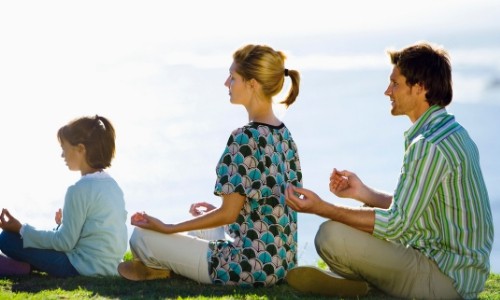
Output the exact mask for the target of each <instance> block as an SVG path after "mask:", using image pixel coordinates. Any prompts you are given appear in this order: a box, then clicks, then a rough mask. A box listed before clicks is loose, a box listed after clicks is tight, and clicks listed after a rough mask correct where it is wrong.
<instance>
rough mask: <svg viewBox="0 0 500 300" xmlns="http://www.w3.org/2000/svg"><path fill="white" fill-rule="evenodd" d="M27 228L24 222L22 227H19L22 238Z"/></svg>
mask: <svg viewBox="0 0 500 300" xmlns="http://www.w3.org/2000/svg"><path fill="white" fill-rule="evenodd" d="M25 228H26V224H23V225H21V228H20V229H19V235H20V236H21V238H23V234H24V229H25Z"/></svg>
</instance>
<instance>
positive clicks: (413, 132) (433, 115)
mask: <svg viewBox="0 0 500 300" xmlns="http://www.w3.org/2000/svg"><path fill="white" fill-rule="evenodd" d="M446 115H448V114H447V112H446V109H445V108H444V107H441V106H438V105H433V106H431V107H429V109H427V110H426V111H425V112H424V113H423V114H422V115H421V116H420V117H419V118H418V119H417V121H416V122H415V123H414V124H413V125H412V126H411V127H410V128H409V129H408V130H407V131H406V132H405V133H404V136H405V147H408V145H409V144H410V143H411V141H412V140H413V139H414V138H415V137H417V136H419V135H420V134H422V133H423V132H424V131H425V130H426V129H427V128H429V126H430V125H432V124H434V123H435V122H437V121H439V120H441V119H442V118H443V117H445V116H446Z"/></svg>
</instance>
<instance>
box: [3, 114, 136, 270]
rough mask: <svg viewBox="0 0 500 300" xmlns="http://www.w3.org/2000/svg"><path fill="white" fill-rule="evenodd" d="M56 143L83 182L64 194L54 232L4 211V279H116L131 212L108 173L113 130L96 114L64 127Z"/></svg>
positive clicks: (125, 244) (113, 139)
mask: <svg viewBox="0 0 500 300" xmlns="http://www.w3.org/2000/svg"><path fill="white" fill-rule="evenodd" d="M57 138H58V140H59V143H60V144H61V147H62V155H61V156H62V157H63V158H64V160H65V162H66V164H67V166H68V168H69V169H70V170H71V171H80V173H81V175H82V177H81V178H80V180H78V181H77V182H76V183H75V184H74V185H72V186H70V187H69V188H68V190H67V192H66V197H65V200H64V207H63V211H62V216H63V217H62V223H61V226H60V227H59V228H58V229H57V230H56V231H53V230H37V229H35V228H34V227H32V226H30V225H28V224H23V225H21V223H20V222H19V221H18V220H17V219H16V218H14V217H13V216H12V215H11V214H10V212H9V211H8V210H7V209H2V213H1V214H0V228H2V230H3V231H2V233H1V234H0V250H2V252H3V253H4V254H5V255H6V256H0V275H22V274H29V272H30V270H31V269H35V270H38V271H41V272H46V273H48V274H49V275H51V276H56V277H69V276H76V275H85V276H93V275H117V272H116V268H117V266H118V263H119V262H120V261H121V260H122V258H123V255H124V253H125V251H126V250H127V226H126V219H127V212H126V210H125V201H124V198H123V192H122V190H121V189H120V187H119V186H118V184H117V183H116V181H115V180H114V179H113V178H111V176H110V175H109V174H107V173H106V172H104V169H106V168H107V167H109V166H111V160H112V159H113V157H114V154H115V130H114V128H113V126H112V124H111V123H110V122H109V121H108V120H107V119H106V118H104V117H101V116H97V115H96V116H95V117H83V118H79V119H76V120H74V121H72V122H70V123H69V124H68V125H66V126H63V127H62V128H60V129H59V131H58V133H57ZM59 217H61V216H59ZM57 219H59V218H58V216H57V215H56V220H57Z"/></svg>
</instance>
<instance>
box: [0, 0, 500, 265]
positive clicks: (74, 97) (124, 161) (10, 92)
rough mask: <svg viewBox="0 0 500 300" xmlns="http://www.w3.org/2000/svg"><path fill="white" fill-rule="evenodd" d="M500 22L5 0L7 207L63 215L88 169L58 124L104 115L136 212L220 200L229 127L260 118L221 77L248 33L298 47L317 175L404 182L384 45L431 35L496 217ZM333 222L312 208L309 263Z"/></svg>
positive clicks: (288, 8) (347, 5)
mask: <svg viewBox="0 0 500 300" xmlns="http://www.w3.org/2000/svg"><path fill="white" fill-rule="evenodd" d="M499 19H500V2H498V1H495V0H479V1H465V0H459V1H456V0H455V1H451V0H444V1H434V0H423V1H418V2H411V3H410V2H402V1H389V0H382V1H344V2H341V3H340V4H339V2H332V1H294V0H288V1H263V0H257V1H246V2H243V1H225V0H224V1H210V2H209V1H201V0H200V1H194V0H191V1H190V0H187V1H182V2H181V1H178V2H167V1H85V2H83V1H82V2H77V1H15V2H7V1H2V2H0V103H1V113H2V116H1V117H0V138H1V146H0V163H1V164H0V166H1V167H2V172H1V174H2V175H1V180H0V205H1V206H2V207H5V208H8V209H10V210H11V212H12V213H13V214H14V216H16V217H18V218H19V219H20V220H21V221H22V222H29V223H30V224H32V225H35V226H37V227H39V228H43V229H50V228H52V227H53V226H54V220H53V219H54V213H55V211H56V209H57V208H59V207H61V206H62V204H63V199H64V194H65V192H66V188H67V186H69V185H70V184H72V183H74V182H75V181H76V180H78V178H79V176H80V175H79V173H75V172H69V171H68V169H67V167H66V166H65V164H64V161H63V160H62V159H61V158H60V153H61V149H60V146H59V144H58V142H57V139H56V132H57V130H58V129H59V127H61V126H62V125H64V124H66V123H67V122H68V121H70V120H71V119H73V118H76V117H80V116H83V115H95V114H100V115H103V116H105V117H108V118H109V119H110V120H111V121H112V122H113V123H114V125H115V127H116V131H117V156H116V159H115V160H114V161H113V166H112V168H111V169H110V170H109V172H110V173H111V174H112V175H113V176H114V177H115V178H116V179H117V180H118V182H119V183H120V185H121V187H122V189H123V190H124V192H125V195H126V201H127V210H128V211H129V213H133V212H135V211H138V210H145V211H147V212H148V213H151V214H154V215H157V216H158V217H161V218H162V219H163V220H164V221H165V222H177V221H181V220H183V219H184V218H186V217H188V214H187V210H188V207H189V205H190V203H192V202H194V201H209V202H212V203H213V204H215V205H218V204H219V203H220V200H219V199H218V198H217V197H215V196H213V187H214V183H215V164H216V163H217V160H218V159H219V156H220V154H221V153H222V151H223V148H224V145H225V143H226V141H227V138H228V136H229V134H230V132H231V130H232V129H234V128H236V127H238V126H241V125H243V124H244V123H246V122H247V119H246V118H247V116H246V112H245V110H244V108H243V107H241V106H233V105H230V104H229V97H228V91H227V88H225V87H224V86H223V83H224V81H225V79H226V77H227V75H228V68H229V66H230V64H231V62H232V58H231V55H232V53H233V52H234V51H235V50H236V49H237V48H239V47H240V46H242V45H244V44H247V43H259V44H268V45H270V46H272V47H274V48H275V49H277V50H282V51H284V52H285V53H286V54H287V55H288V60H287V62H286V67H287V68H289V69H297V70H299V71H300V72H301V74H302V84H301V92H300V95H299V98H298V100H297V102H296V103H295V104H293V105H292V106H291V107H290V108H289V109H288V110H287V111H285V110H284V109H283V108H282V107H277V112H278V114H279V115H280V117H281V118H282V120H283V121H284V122H285V124H286V125H287V126H288V127H289V129H290V130H291V132H292V134H293V136H294V138H295V140H296V142H297V144H298V146H299V154H300V156H301V161H302V168H303V175H304V185H305V186H306V187H308V188H311V189H313V190H315V191H316V192H317V193H318V194H320V195H321V196H322V197H324V198H325V199H328V200H329V201H332V202H336V203H345V204H349V205H351V204H352V205H358V204H357V203H355V202H353V201H348V200H342V199H338V198H336V197H334V196H333V195H330V194H329V191H328V178H329V174H330V172H331V170H332V168H333V167H337V168H340V169H350V170H352V171H355V172H357V173H358V175H359V176H360V177H361V178H362V179H363V180H364V181H365V182H366V183H368V184H370V185H373V186H374V187H377V188H380V189H384V190H387V191H392V190H393V189H394V187H395V184H396V179H397V176H398V173H399V170H400V167H401V161H402V155H403V132H404V131H405V130H406V129H407V128H408V127H409V126H410V125H411V124H410V122H409V120H408V118H406V117H397V118H396V117H392V116H391V115H390V103H389V100H388V99H387V97H385V96H384V95H383V92H384V90H385V88H386V87H387V84H388V82H389V81H388V77H389V74H390V70H391V66H390V63H389V60H388V58H387V55H386V54H385V50H386V49H387V48H401V47H404V46H407V45H408V44H411V43H414V42H416V41H419V40H428V41H431V42H434V43H437V44H441V45H443V46H444V47H445V48H446V49H448V50H449V52H450V55H451V60H452V65H453V68H454V69H453V72H454V73H453V76H454V88H455V90H454V92H455V93H454V101H453V103H452V104H451V105H450V107H449V108H448V110H449V111H450V112H452V113H454V114H456V116H457V120H458V121H459V122H461V123H462V124H463V125H464V126H465V127H466V128H467V129H468V131H469V133H470V134H471V135H472V137H473V138H474V139H475V141H476V143H477V144H478V147H479V150H480V152H481V163H482V168H483V172H484V176H485V180H486V184H487V186H488V191H489V194H490V201H491V205H492V210H493V212H494V218H495V225H496V227H497V228H498V224H499V223H498V222H499V221H498V220H499V219H500V215H499V214H500V187H499V186H500V185H499V183H500V171H498V170H500V160H499V159H498V153H500V133H499V129H500V118H499V117H498V116H499V114H500V22H498V20H499ZM322 221H323V220H322V219H321V218H319V217H316V216H310V215H304V214H301V215H300V221H299V222H300V223H299V244H300V250H301V251H300V262H301V263H304V264H305V263H315V262H316V260H317V255H316V252H315V250H314V245H313V239H314V234H315V232H316V229H317V227H318V226H319V224H321V222H322ZM131 229H132V228H131V227H130V226H129V230H131ZM499 231H500V229H497V230H496V233H495V237H496V241H495V244H494V250H493V252H492V270H493V271H495V272H500V250H499V246H498V244H499V242H498V239H499V236H500V235H499V233H498V232H499Z"/></svg>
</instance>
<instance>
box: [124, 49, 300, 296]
mask: <svg viewBox="0 0 500 300" xmlns="http://www.w3.org/2000/svg"><path fill="white" fill-rule="evenodd" d="M285 58H286V57H285V55H284V54H283V53H282V52H280V51H275V50H273V49H272V48H270V47H268V46H265V45H247V46H244V47H242V48H240V49H239V50H237V51H236V52H235V53H234V54H233V63H232V65H231V67H230V69H229V73H230V74H229V77H228V78H227V80H226V82H225V86H226V87H228V88H229V95H230V100H231V103H233V104H240V105H243V106H244V107H245V108H246V110H247V112H248V119H249V123H248V124H246V125H244V126H243V127H241V128H237V129H236V130H234V131H233V132H232V133H231V135H230V137H229V140H228V142H227V145H226V148H225V149H224V152H223V154H222V157H221V159H220V160H219V163H218V164H217V167H216V173H217V181H216V184H215V192H214V193H215V194H216V195H218V196H220V197H221V198H222V205H221V207H219V208H215V207H213V206H210V205H206V203H200V204H199V205H197V204H195V207H191V210H190V211H191V212H192V214H193V215H196V214H199V216H197V217H195V218H193V219H190V220H187V221H185V222H181V223H178V224H166V223H163V222H161V221H160V220H159V219H157V218H154V217H152V216H150V215H148V214H146V213H144V212H142V213H136V214H134V215H133V216H132V217H131V223H132V225H135V226H136V228H135V229H134V232H133V234H132V236H131V239H130V248H131V251H132V254H133V256H134V260H133V261H129V262H123V263H121V264H120V265H119V267H118V272H119V273H120V274H121V275H122V276H123V277H125V278H127V279H129V280H149V279H158V278H168V277H169V276H170V275H171V272H173V273H176V274H179V275H182V276H184V277H187V278H191V279H193V280H196V281H198V282H200V283H205V284H212V283H213V284H232V285H250V286H271V285H274V284H277V283H281V282H283V281H284V278H285V275H286V273H287V270H288V269H290V268H293V267H294V266H295V265H296V264H297V214H296V212H295V211H293V210H291V209H290V208H289V207H288V206H287V205H286V203H285V195H284V192H285V189H286V186H287V185H288V184H293V185H295V186H301V185H302V173H301V168H300V161H299V156H298V153H297V147H296V144H295V142H294V140H293V138H292V136H291V134H290V131H289V130H288V128H287V127H286V126H285V125H284V124H283V123H282V122H281V121H280V120H279V119H278V118H277V117H276V116H275V114H274V112H273V109H272V102H273V101H272V100H273V99H272V98H273V96H275V95H277V94H278V93H279V92H280V91H281V90H282V88H283V84H284V80H285V77H290V79H291V83H292V84H291V87H290V90H289V93H288V96H287V98H286V99H285V100H283V101H282V102H281V103H282V104H284V105H286V106H287V107H288V106H289V105H291V104H292V103H293V102H294V101H295V99H296V98H297V95H298V94H299V83H300V76H299V73H298V72H297V71H295V70H288V69H285V67H284V61H285ZM196 208H202V209H205V211H199V213H196V211H197V210H196ZM224 225H227V228H228V232H229V235H230V236H231V239H228V240H211V241H209V240H204V239H201V238H199V237H194V236H190V235H187V234H179V233H184V232H193V231H197V230H202V229H209V228H216V227H221V226H224Z"/></svg>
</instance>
